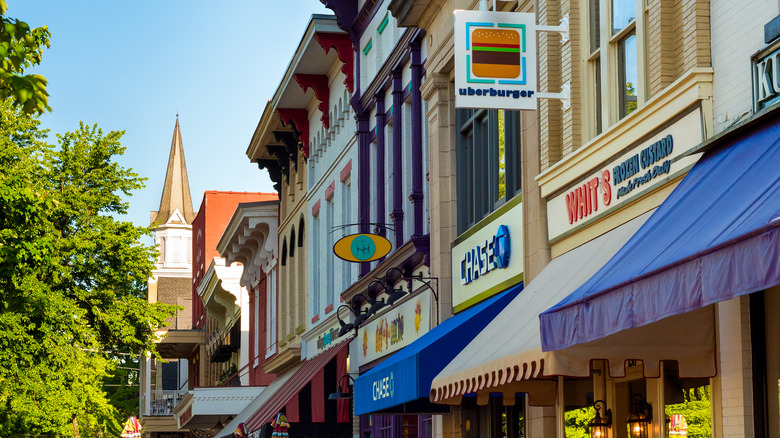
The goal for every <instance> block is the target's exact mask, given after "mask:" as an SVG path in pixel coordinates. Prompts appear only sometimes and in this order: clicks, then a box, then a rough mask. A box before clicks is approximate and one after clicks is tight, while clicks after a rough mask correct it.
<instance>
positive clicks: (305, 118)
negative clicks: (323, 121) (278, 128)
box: [276, 108, 309, 158]
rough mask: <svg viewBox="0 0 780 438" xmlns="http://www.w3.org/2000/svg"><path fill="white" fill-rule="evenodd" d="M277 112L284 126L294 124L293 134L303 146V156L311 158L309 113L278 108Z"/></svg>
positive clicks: (297, 109) (301, 110) (295, 109)
mask: <svg viewBox="0 0 780 438" xmlns="http://www.w3.org/2000/svg"><path fill="white" fill-rule="evenodd" d="M276 112H277V114H279V119H280V120H281V121H282V124H283V125H284V126H288V125H290V124H292V126H293V132H294V133H295V134H296V135H297V137H298V141H299V142H301V145H302V146H303V147H302V148H301V149H302V150H303V156H304V157H306V158H309V112H308V111H306V110H305V109H300V108H277V109H276Z"/></svg>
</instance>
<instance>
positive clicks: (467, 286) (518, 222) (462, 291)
mask: <svg viewBox="0 0 780 438" xmlns="http://www.w3.org/2000/svg"><path fill="white" fill-rule="evenodd" d="M511 202H512V201H510V203H511ZM502 230H503V231H502ZM503 234H506V236H505V237H502V235H503ZM464 236H466V237H460V238H458V240H457V241H456V244H455V246H453V248H452V277H453V278H452V305H453V307H454V309H455V312H459V311H461V310H463V309H465V308H468V307H471V306H472V305H474V304H476V303H478V302H480V301H482V300H484V299H486V298H488V297H490V296H492V295H495V294H497V293H499V292H501V291H503V290H506V289H507V288H509V287H511V286H514V285H516V284H519V283H520V282H521V281H523V203H522V202H517V203H516V204H515V205H513V206H511V207H510V208H509V209H508V210H506V211H504V212H503V214H500V215H497V216H496V217H495V218H493V219H492V220H487V221H485V223H480V224H477V225H475V226H474V227H472V228H471V229H469V230H468V231H467V232H466V233H464Z"/></svg>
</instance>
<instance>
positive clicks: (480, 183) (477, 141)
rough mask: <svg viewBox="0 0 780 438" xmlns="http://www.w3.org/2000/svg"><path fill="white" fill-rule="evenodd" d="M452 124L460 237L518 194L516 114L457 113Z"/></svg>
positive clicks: (518, 157) (517, 123) (519, 189)
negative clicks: (454, 126)
mask: <svg viewBox="0 0 780 438" xmlns="http://www.w3.org/2000/svg"><path fill="white" fill-rule="evenodd" d="M456 123H457V126H458V138H457V154H456V156H457V166H458V167H457V172H458V173H457V190H458V234H460V233H463V232H464V231H466V230H467V229H469V228H470V227H471V226H473V225H474V224H476V223H477V222H479V221H480V220H481V219H482V218H484V217H485V216H487V215H488V214H489V213H490V212H492V211H494V210H495V209H496V208H498V207H500V206H501V205H503V204H504V203H506V201H508V200H509V199H511V198H513V197H514V196H515V195H516V194H518V193H520V191H521V188H522V186H521V180H520V177H521V156H520V146H521V145H520V114H519V113H518V112H516V111H495V110H484V109H479V110H477V109H460V110H457V113H456Z"/></svg>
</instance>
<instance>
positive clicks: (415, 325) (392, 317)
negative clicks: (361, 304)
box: [349, 291, 431, 369]
mask: <svg viewBox="0 0 780 438" xmlns="http://www.w3.org/2000/svg"><path fill="white" fill-rule="evenodd" d="M430 329H431V295H430V293H429V292H427V291H426V292H422V293H420V294H418V295H417V296H415V297H412V298H411V299H409V300H407V301H404V303H403V304H401V305H400V306H397V307H394V308H391V309H390V310H388V311H386V312H384V313H381V314H379V317H377V318H376V319H374V320H373V321H371V322H369V323H368V324H366V325H364V326H363V327H361V328H360V330H358V335H357V339H356V340H355V341H353V342H352V343H351V344H350V353H349V357H350V363H351V364H350V366H351V367H352V366H353V365H352V364H354V366H356V367H360V366H361V365H364V364H367V363H370V362H372V361H374V360H377V359H379V358H381V357H384V356H387V355H388V354H390V353H393V352H396V351H398V350H400V349H401V348H403V347H406V346H407V345H409V344H411V343H412V342H414V341H416V340H417V339H420V337H422V335H424V334H426V333H428V331H429V330H430ZM353 369H357V368H353Z"/></svg>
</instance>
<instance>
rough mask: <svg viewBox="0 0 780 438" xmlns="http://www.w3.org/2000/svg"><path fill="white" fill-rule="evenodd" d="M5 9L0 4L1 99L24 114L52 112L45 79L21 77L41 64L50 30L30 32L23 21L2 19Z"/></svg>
mask: <svg viewBox="0 0 780 438" xmlns="http://www.w3.org/2000/svg"><path fill="white" fill-rule="evenodd" d="M7 9H8V5H7V4H6V2H5V0H0V99H10V100H11V101H12V102H13V103H14V105H18V106H21V108H22V110H23V111H24V112H25V113H27V114H33V113H38V114H40V113H42V112H43V111H44V110H51V108H50V107H49V104H48V102H49V93H48V92H47V91H46V85H47V82H46V78H44V77H43V76H41V75H37V74H28V75H25V74H24V70H25V69H27V68H29V67H33V66H35V65H38V64H40V63H41V58H42V56H43V48H44V47H49V37H50V36H51V35H50V33H49V30H48V29H47V28H46V26H44V27H39V28H35V29H30V26H29V25H28V24H27V23H25V22H24V21H19V20H17V19H15V18H8V17H6V16H5V13H6V10H7Z"/></svg>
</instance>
